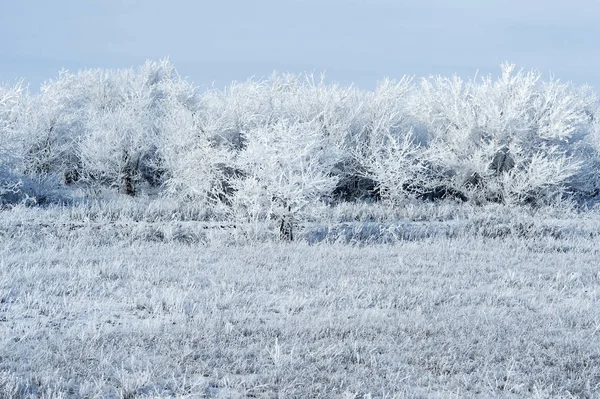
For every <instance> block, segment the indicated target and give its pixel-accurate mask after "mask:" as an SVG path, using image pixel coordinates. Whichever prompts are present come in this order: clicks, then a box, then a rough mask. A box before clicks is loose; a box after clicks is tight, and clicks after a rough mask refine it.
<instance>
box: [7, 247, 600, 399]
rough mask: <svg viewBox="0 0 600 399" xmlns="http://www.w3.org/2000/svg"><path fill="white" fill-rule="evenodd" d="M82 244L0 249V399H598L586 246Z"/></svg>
mask: <svg viewBox="0 0 600 399" xmlns="http://www.w3.org/2000/svg"><path fill="white" fill-rule="evenodd" d="M90 237H91V235H90V236H89V237H86V236H85V235H82V236H81V237H79V238H77V237H71V238H68V239H67V238H62V239H57V238H56V237H53V236H47V237H46V239H44V238H42V239H41V240H40V241H39V242H37V243H36V244H35V245H29V243H28V242H27V241H26V240H23V239H22V237H16V238H10V237H2V242H3V244H4V245H2V246H0V397H5V398H27V397H128V398H131V397H175V396H177V397H190V398H192V397H194V398H196V397H224V398H234V397H239V398H243V397H248V398H250V397H255V398H256V397H265V398H267V397H298V398H300V397H304V398H305V397H341V398H367V397H371V398H393V397H414V398H419V397H492V396H494V397H538V398H546V397H565V398H567V397H590V398H591V397H596V396H598V395H600V346H599V345H598V342H600V322H599V321H600V272H599V270H598V266H597V265H598V259H599V256H600V253H599V251H600V249H599V248H598V246H597V239H595V238H593V237H592V238H590V237H585V236H580V237H568V238H561V237H552V236H546V237H529V238H519V237H514V236H507V237H504V238H495V239H491V238H485V237H482V236H479V237H477V236H461V237H456V238H445V237H431V238H424V239H421V240H416V241H401V242H397V243H396V244H394V245H389V244H387V245H369V246H352V245H346V244H339V243H337V244H336V243H321V244H319V245H308V244H306V243H302V242H299V243H273V242H271V243H269V242H266V243H254V244H251V245H244V246H224V245H218V244H211V245H204V246H202V245H200V246H199V245H187V244H183V243H179V242H176V241H170V242H153V241H140V242H136V243H135V245H132V244H131V243H130V242H127V241H119V240H118V239H113V240H112V241H110V242H108V241H107V242H105V243H103V244H101V245H100V244H98V243H93V242H92V241H90ZM566 247H568V248H569V250H567V251H565V250H561V248H566Z"/></svg>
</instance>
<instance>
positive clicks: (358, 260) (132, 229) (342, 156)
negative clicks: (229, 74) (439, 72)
mask: <svg viewBox="0 0 600 399" xmlns="http://www.w3.org/2000/svg"><path fill="white" fill-rule="evenodd" d="M598 105H599V103H598V100H597V98H596V97H595V95H594V93H592V92H591V91H590V90H589V89H587V88H585V87H574V86H572V85H570V84H568V83H562V82H560V81H557V80H553V79H550V80H544V79H543V77H542V76H541V74H539V73H538V72H536V71H530V72H528V71H519V70H517V69H516V68H515V67H514V66H512V65H503V66H502V67H501V70H500V75H499V76H498V77H497V78H493V77H491V76H485V77H475V78H473V79H471V80H467V81H463V80H461V79H459V78H458V77H443V76H437V77H429V78H425V79H421V80H418V79H415V78H410V77H404V78H402V79H400V80H398V81H392V80H384V81H381V82H380V83H379V85H378V86H377V89H376V90H375V91H364V90H359V89H357V88H355V87H342V86H338V85H335V84H330V83H327V82H326V81H325V80H324V79H315V77H314V76H312V75H301V76H297V75H277V74H274V75H273V76H271V77H269V78H268V79H264V80H249V81H247V82H241V83H233V84H232V85H231V86H229V87H227V88H225V89H223V90H219V89H214V88H213V89H209V90H206V91H200V90H198V89H196V88H194V87H193V86H192V85H191V84H190V83H189V82H188V81H187V80H185V79H182V78H181V77H180V76H179V75H178V74H177V72H176V70H175V68H174V66H173V65H172V64H170V63H169V62H168V61H159V62H150V61H149V62H147V63H146V64H145V65H143V66H142V67H140V68H137V69H128V70H85V71H80V72H78V73H75V74H74V73H70V72H67V71H63V72H61V73H60V74H59V75H58V77H57V78H56V79H54V80H51V81H48V82H46V83H45V84H44V85H43V87H42V88H41V90H40V91H39V92H36V93H34V92H30V91H28V90H27V89H26V87H25V86H24V84H23V83H19V84H15V85H0V243H1V244H2V245H0V397H1V398H4V397H5V398H37V397H46V398H80V397H82V398H83V397H90V398H91V397H107V398H134V397H189V398H201V397H221V398H246V397H248V398H275V397H282V398H286V397H298V398H306V397H324V398H329V397H339V398H401V397H402V398H403V397H410V398H428V397H435V398H446V397H448V398H449V397H509V398H510V397H515V398H516V397H536V398H573V397H577V398H593V397H598V396H599V395H600V267H599V266H598V265H599V264H600V262H599V261H600V207H599V206H598V200H599V199H600V109H599V107H598Z"/></svg>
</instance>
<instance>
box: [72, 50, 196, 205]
mask: <svg viewBox="0 0 600 399" xmlns="http://www.w3.org/2000/svg"><path fill="white" fill-rule="evenodd" d="M109 78H110V82H109V84H105V87H104V89H105V90H107V89H111V91H112V93H111V98H112V99H113V102H112V103H111V104H108V105H106V104H91V105H92V107H91V109H90V114H89V119H88V125H87V129H88V132H87V134H86V135H85V137H84V138H83V139H82V140H81V144H80V150H81V159H82V163H83V166H84V168H85V171H86V173H87V176H88V179H89V180H90V181H91V182H92V183H97V184H101V185H105V186H109V187H114V188H117V189H119V190H120V191H121V192H124V193H126V194H129V195H135V194H137V193H138V192H139V191H140V190H141V189H142V188H143V187H146V188H148V186H158V185H160V184H162V183H163V178H164V177H165V176H164V175H165V174H166V173H167V171H166V170H164V165H163V162H162V154H161V150H164V149H163V148H162V147H161V145H162V144H163V143H164V142H165V139H164V136H165V135H167V134H177V132H173V131H172V130H169V129H168V128H167V127H166V125H165V124H164V122H163V121H164V120H165V119H167V118H172V117H173V116H174V115H175V114H177V115H179V114H180V113H179V110H180V109H185V110H186V112H188V113H191V112H193V110H194V107H196V102H197V100H196V97H195V93H194V90H193V88H192V87H191V86H190V85H189V84H188V83H187V82H185V81H184V80H182V79H181V78H180V77H179V76H178V75H177V73H176V71H175V68H174V67H173V65H172V64H170V63H169V62H168V61H161V62H158V63H155V62H147V63H146V64H145V65H144V66H143V67H142V68H140V69H139V70H138V71H133V70H123V71H114V72H112V73H111V75H110V76H109ZM94 105H95V106H94ZM188 108H191V109H188ZM167 130H168V131H167Z"/></svg>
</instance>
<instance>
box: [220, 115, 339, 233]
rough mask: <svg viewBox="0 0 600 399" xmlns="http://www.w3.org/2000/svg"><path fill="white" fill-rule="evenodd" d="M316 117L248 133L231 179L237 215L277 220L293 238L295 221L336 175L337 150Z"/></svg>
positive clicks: (254, 219) (330, 188)
mask: <svg viewBox="0 0 600 399" xmlns="http://www.w3.org/2000/svg"><path fill="white" fill-rule="evenodd" d="M319 127H320V124H319V122H318V121H311V122H298V121H284V120H282V121H279V122H278V123H276V124H274V125H272V126H268V127H264V128H256V129H253V130H251V131H249V132H248V134H247V146H246V148H245V149H244V150H243V151H242V152H240V153H239V155H238V157H237V160H236V165H237V167H238V168H239V171H240V173H239V174H237V175H236V176H234V177H233V178H232V179H231V180H230V182H231V186H232V187H233V189H234V192H233V194H232V197H231V203H232V207H233V211H234V215H235V218H236V220H240V221H241V220H245V221H247V222H257V221H264V220H272V219H274V220H276V221H277V222H278V224H279V229H280V232H281V235H282V236H283V237H284V238H287V239H293V232H292V229H293V225H294V223H295V222H296V221H298V220H299V219H301V218H302V217H303V216H304V215H306V214H309V213H310V211H311V208H312V207H316V206H318V204H319V202H320V201H321V200H322V199H323V198H324V197H326V196H328V195H330V194H331V193H332V191H333V189H334V188H335V187H336V184H337V178H336V177H334V176H331V174H330V171H331V168H332V167H333V165H334V164H335V163H337V162H338V154H337V153H336V152H335V151H332V150H331V149H330V148H327V146H326V140H325V139H324V138H323V136H322V132H321V131H320V129H319Z"/></svg>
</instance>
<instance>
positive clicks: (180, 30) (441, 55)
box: [0, 0, 600, 90]
mask: <svg viewBox="0 0 600 399" xmlns="http://www.w3.org/2000/svg"><path fill="white" fill-rule="evenodd" d="M599 22H600V2H598V1H592V0H587V1H584V0H570V1H568V2H567V1H564V0H549V1H539V0H503V1H497V0H491V1H486V0H448V1H442V0H411V1H407V0H397V1H392V0H362V1H361V0H321V1H316V0H309V1H300V0H297V1H286V0H279V1H277V0H256V1H241V0H237V1H233V0H214V1H201V0H200V1H186V0H171V1H168V2H167V1H157V0H147V1H141V0H121V1H118V0H87V1H86V0H55V1H48V0H0V50H1V51H0V81H3V82H11V81H14V80H15V79H17V78H19V77H23V78H25V79H26V81H28V82H30V83H31V85H32V88H33V89H37V87H38V86H39V84H40V83H41V82H43V81H44V80H46V79H49V78H52V77H54V76H56V75H57V73H58V71H59V70H60V69H61V68H66V69H69V70H71V71H77V70H78V69H80V68H96V67H104V68H123V67H130V66H137V65H140V64H142V63H143V62H144V61H145V60H146V59H159V58H163V57H167V56H168V57H169V58H170V59H171V61H172V62H173V63H174V64H175V66H176V67H177V69H178V70H179V72H180V74H182V75H184V76H188V77H189V78H190V80H192V81H193V82H194V83H195V84H196V85H198V86H206V85H210V84H211V82H213V81H214V82H215V83H216V84H217V85H218V86H223V85H225V84H227V83H229V82H230V81H232V80H245V79H246V78H248V77H250V76H257V77H263V76H268V75H269V74H270V73H271V72H272V71H273V70H277V71H280V72H282V71H289V72H302V71H313V70H314V71H316V72H322V71H327V76H328V78H329V79H330V80H334V81H338V82H341V83H344V84H347V83H350V82H355V83H356V84H357V85H358V86H360V87H364V88H373V87H374V85H375V82H376V81H377V80H378V79H379V78H383V77H385V76H390V77H392V78H399V77H401V76H402V75H404V74H409V75H417V76H428V75H430V74H453V73H455V72H456V73H458V74H459V75H461V76H463V77H470V76H473V75H474V73H475V72H476V71H477V70H479V71H480V73H483V74H487V73H493V74H497V73H498V71H499V65H500V64H501V63H502V62H503V61H509V62H513V63H516V64H517V65H518V66H519V67H524V68H527V69H529V68H536V69H539V70H540V71H542V72H544V73H548V72H550V71H552V72H553V73H554V75H555V76H556V77H559V78H560V79H561V80H571V81H573V82H574V83H576V84H584V83H588V84H590V85H592V86H593V87H594V88H595V89H596V90H598V88H600V52H599V51H598V50H599V49H600V39H598V38H600V23H599Z"/></svg>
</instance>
